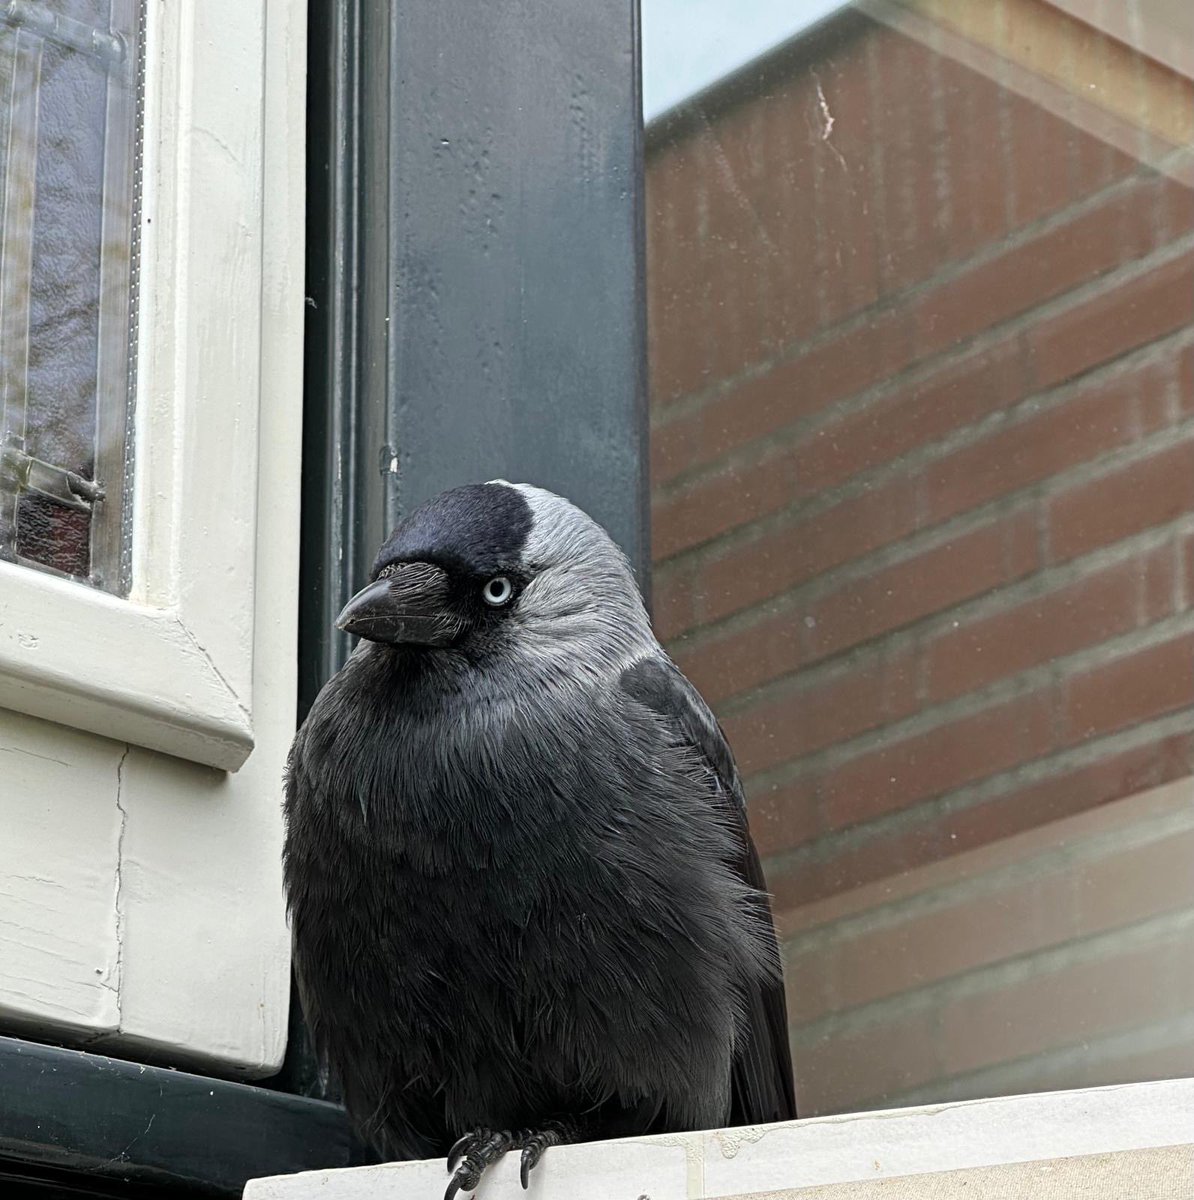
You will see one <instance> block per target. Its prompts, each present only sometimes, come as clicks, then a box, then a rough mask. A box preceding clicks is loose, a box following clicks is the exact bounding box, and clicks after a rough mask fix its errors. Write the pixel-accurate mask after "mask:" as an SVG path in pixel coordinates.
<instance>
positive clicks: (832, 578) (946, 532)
mask: <svg viewBox="0 0 1194 1200" xmlns="http://www.w3.org/2000/svg"><path fill="white" fill-rule="evenodd" d="M1191 436H1194V417H1189V418H1187V419H1186V420H1185V421H1182V422H1181V423H1180V424H1178V425H1171V426H1169V427H1167V428H1166V429H1164V430H1161V431H1159V432H1158V433H1156V434H1153V435H1151V436H1150V437H1148V438H1144V439H1141V440H1140V441H1139V442H1135V443H1132V444H1131V445H1128V446H1124V447H1121V448H1120V449H1119V450H1117V451H1114V452H1112V453H1110V454H1106V455H1103V456H1101V457H1100V458H1099V459H1098V460H1097V461H1096V462H1094V463H1082V464H1079V466H1078V467H1076V468H1074V469H1073V470H1072V471H1070V472H1065V473H1064V478H1063V476H1062V475H1058V476H1052V477H1050V479H1049V480H1044V481H1041V482H1040V483H1036V484H1033V485H1031V486H1030V487H1028V488H1025V489H1023V490H1022V491H1019V492H1015V493H1011V494H1010V495H1008V496H1001V497H998V498H997V499H995V500H993V501H991V502H989V503H988V504H985V505H983V506H982V507H981V508H977V509H972V510H971V511H969V512H965V513H961V514H959V515H958V516H956V517H953V518H951V519H950V520H948V521H946V522H944V523H943V524H940V525H934V526H931V527H930V528H928V529H924V530H920V531H919V532H917V533H914V534H912V535H911V536H909V537H907V538H904V539H902V540H898V541H895V542H890V543H888V544H887V545H885V546H880V547H878V548H877V549H875V550H873V551H871V552H870V553H869V554H865V555H862V556H860V557H859V558H854V559H851V560H850V561H848V562H845V563H842V564H841V565H840V566H839V567H836V568H834V569H833V570H830V571H825V572H822V573H820V574H817V575H814V576H812V577H811V578H809V579H807V580H805V581H804V582H803V583H798V584H797V585H796V586H795V587H792V588H789V589H787V590H786V591H783V592H778V593H776V595H774V596H771V597H768V598H767V599H765V600H762V601H760V602H759V603H758V604H755V605H752V606H751V607H749V608H745V609H739V610H738V611H737V612H734V613H730V614H728V615H727V616H725V617H721V618H718V619H717V620H716V621H710V622H709V623H708V624H706V625H698V626H696V627H694V628H693V629H691V630H686V631H685V632H684V633H683V634H680V635H678V636H677V637H675V638H669V639H668V642H667V648H668V652H669V653H672V654H675V655H685V654H689V653H699V652H700V651H701V650H703V649H706V648H708V647H709V646H710V645H711V644H715V643H716V642H718V641H720V640H721V639H722V638H724V637H733V636H735V635H737V634H740V633H745V632H747V631H748V630H750V629H751V628H753V627H755V626H757V625H758V624H760V623H761V622H763V621H770V620H772V619H774V618H775V617H779V616H782V615H784V614H791V615H792V616H794V617H795V616H799V615H800V613H801V611H802V609H803V608H804V607H805V606H807V605H809V604H811V603H815V602H816V601H818V600H820V599H822V598H823V597H824V596H826V595H828V594H830V593H832V592H835V591H838V590H839V589H841V588H842V585H849V584H851V583H860V582H865V581H867V580H868V579H871V578H873V577H874V576H875V575H877V574H878V573H879V572H880V571H883V570H886V569H887V568H888V567H894V566H899V565H900V564H902V563H905V562H910V561H912V560H913V559H915V558H918V557H920V556H921V555H922V554H924V553H926V552H929V551H932V550H936V549H938V548H940V547H942V546H944V545H946V544H948V543H950V542H954V541H957V540H958V539H960V538H963V537H966V536H967V535H969V534H971V533H974V532H976V531H978V530H980V529H985V528H989V527H992V526H995V525H998V524H1000V523H1001V522H1002V521H1004V520H1006V519H1008V518H1011V517H1015V516H1018V515H1020V514H1022V513H1025V512H1032V511H1033V510H1034V509H1036V510H1038V513H1037V515H1038V518H1039V506H1040V504H1041V502H1042V501H1047V500H1049V499H1051V498H1052V497H1053V496H1055V495H1057V494H1058V493H1060V492H1063V491H1066V490H1068V489H1069V488H1070V487H1072V486H1075V485H1081V484H1083V483H1088V482H1091V481H1092V480H1096V479H1100V478H1103V477H1104V476H1106V475H1109V474H1111V473H1113V472H1114V471H1116V470H1118V469H1120V468H1121V467H1125V466H1131V465H1133V464H1135V463H1137V462H1143V461H1145V460H1147V459H1150V458H1153V457H1155V456H1156V455H1157V454H1158V452H1162V451H1165V450H1168V449H1171V448H1173V447H1174V446H1177V445H1180V444H1182V443H1183V442H1184V441H1186V440H1187V439H1188V438H1189V437H1191ZM1058 479H1060V480H1062V482H1061V483H1060V484H1058V485H1057V486H1054V482H1055V481H1056V480H1058ZM1183 519H1184V516H1183V517H1182V518H1178V520H1177V521H1176V522H1171V523H1170V524H1178V523H1180V521H1181V520H1183ZM1166 528H1169V525H1164V526H1153V527H1152V529H1150V530H1144V531H1141V533H1137V534H1132V535H1130V537H1128V538H1121V539H1120V540H1119V541H1117V542H1112V543H1111V544H1110V545H1108V546H1100V547H1098V548H1097V549H1095V550H1093V551H1091V552H1090V554H1087V555H1080V556H1078V558H1076V559H1071V560H1069V561H1067V562H1058V563H1051V564H1043V565H1042V566H1041V568H1040V569H1038V570H1036V571H1033V572H1030V573H1029V574H1028V575H1027V576H1025V577H1023V578H1021V579H1010V580H1008V581H1007V582H1006V583H997V584H994V585H993V586H992V587H991V588H989V589H987V591H986V592H983V593H981V594H980V595H979V596H972V597H970V598H969V599H967V600H964V601H962V602H961V603H959V604H957V605H954V606H951V607H950V608H949V609H947V610H946V612H947V613H948V614H953V615H956V610H957V609H961V608H965V607H966V606H968V605H972V604H974V603H975V602H976V601H977V600H980V599H983V598H985V597H989V596H990V595H992V594H993V593H999V594H1000V595H1006V594H1008V593H1009V592H1012V591H1013V589H1016V588H1022V587H1024V586H1025V585H1026V584H1028V583H1032V582H1036V581H1048V580H1052V579H1054V578H1057V577H1058V576H1059V575H1060V574H1061V573H1062V572H1063V571H1064V570H1065V569H1067V568H1068V567H1069V566H1070V565H1071V564H1072V563H1074V562H1080V561H1088V560H1090V559H1093V558H1095V557H1096V556H1098V555H1100V554H1104V553H1106V552H1109V551H1111V550H1112V549H1113V548H1114V547H1117V546H1122V545H1125V544H1126V543H1128V542H1130V541H1134V540H1136V539H1138V538H1142V537H1144V536H1145V535H1147V534H1149V533H1152V532H1153V531H1154V530H1157V529H1166ZM1037 586H1038V587H1039V588H1040V590H1041V591H1042V592H1044V591H1047V590H1049V584H1048V583H1047V582H1039V583H1038V584H1037ZM941 617H942V614H941V613H930V614H926V615H925V616H924V617H921V618H918V619H917V620H916V621H914V622H912V623H911V624H909V625H905V626H900V627H897V628H896V629H891V630H887V631H885V632H883V633H880V634H876V635H875V636H874V637H872V638H869V639H868V640H867V642H864V643H861V645H869V644H872V643H874V642H876V641H878V640H880V639H890V638H891V637H892V636H893V635H895V634H897V633H899V632H901V631H902V630H903V631H906V630H909V629H913V628H918V627H920V626H923V625H924V624H926V623H928V622H930V621H933V620H939V619H941ZM856 649H857V647H856V646H851V647H843V648H842V649H841V650H837V651H834V652H833V653H832V654H831V655H829V656H827V658H836V657H838V656H840V655H842V654H845V653H850V652H852V651H854V650H856ZM818 661H821V660H818Z"/></svg>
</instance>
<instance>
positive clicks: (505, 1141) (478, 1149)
mask: <svg viewBox="0 0 1194 1200" xmlns="http://www.w3.org/2000/svg"><path fill="white" fill-rule="evenodd" d="M514 1140H515V1139H514V1138H513V1136H512V1135H511V1134H510V1133H508V1132H507V1131H505V1130H502V1131H501V1132H500V1133H496V1132H494V1131H493V1130H492V1129H474V1130H473V1131H472V1132H471V1133H466V1134H465V1135H464V1137H462V1138H459V1139H458V1140H457V1141H456V1143H455V1144H454V1145H453V1146H452V1149H451V1150H449V1151H448V1170H449V1171H451V1172H452V1178H451V1179H449V1180H448V1190H447V1191H446V1192H444V1200H455V1197H456V1196H457V1195H458V1194H459V1193H460V1192H471V1191H473V1190H474V1189H475V1188H476V1186H477V1184H479V1183H480V1182H481V1176H482V1175H483V1174H484V1173H485V1168H486V1167H487V1166H489V1164H490V1163H493V1162H496V1161H497V1160H498V1159H499V1158H501V1157H502V1155H503V1154H505V1153H506V1151H507V1150H509V1149H511V1147H512V1146H513V1145H514Z"/></svg>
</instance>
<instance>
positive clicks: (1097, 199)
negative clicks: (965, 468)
mask: <svg viewBox="0 0 1194 1200" xmlns="http://www.w3.org/2000/svg"><path fill="white" fill-rule="evenodd" d="M1190 155H1191V151H1190V150H1189V149H1188V148H1186V147H1179V148H1178V149H1177V150H1175V151H1174V152H1173V153H1172V154H1171V155H1168V156H1167V157H1166V159H1165V162H1166V163H1168V162H1169V161H1171V160H1172V161H1177V160H1178V159H1180V158H1182V157H1189V156H1190ZM1160 178H1161V174H1160V169H1159V168H1153V167H1148V166H1145V165H1143V164H1142V165H1141V168H1140V169H1138V170H1137V171H1134V172H1133V173H1132V174H1131V175H1128V176H1125V177H1124V178H1123V179H1120V180H1118V181H1116V182H1115V183H1112V184H1108V185H1107V186H1106V187H1104V188H1102V189H1101V190H1099V191H1097V192H1092V193H1091V194H1090V195H1088V196H1084V197H1082V199H1080V200H1077V201H1075V202H1074V203H1073V204H1071V205H1069V206H1068V207H1066V208H1064V209H1061V210H1059V211H1058V212H1056V213H1050V214H1048V215H1046V216H1044V217H1041V218H1038V219H1037V220H1036V221H1034V222H1032V223H1030V224H1029V225H1025V226H1022V227H1021V228H1020V229H1017V230H1015V231H1013V232H1011V233H1009V234H1007V235H1005V236H1004V237H1003V238H1001V239H1000V240H999V241H996V242H990V243H988V244H987V245H986V246H984V247H983V248H981V249H980V250H979V251H978V252H977V253H976V254H972V255H971V256H970V257H969V258H965V259H956V260H953V261H949V262H946V263H943V264H942V265H941V269H940V270H938V271H937V272H936V273H935V274H933V275H930V276H928V277H927V278H926V279H922V280H919V281H918V282H916V283H913V284H910V285H907V286H905V287H903V288H901V289H900V290H898V291H895V292H891V293H889V294H888V295H885V296H883V297H881V298H880V299H878V300H876V301H875V302H874V303H872V304H870V305H868V306H867V307H866V308H863V309H859V310H857V311H856V312H854V313H851V314H850V315H849V316H847V317H846V318H845V319H843V320H840V321H838V323H837V324H836V325H832V326H830V327H829V328H827V329H821V330H818V331H817V332H816V333H814V334H813V335H812V336H810V337H805V338H803V339H798V340H796V341H794V342H789V343H787V344H785V345H783V346H781V347H780V348H779V349H778V350H776V351H775V352H773V353H772V355H771V356H770V357H769V358H767V359H765V360H763V361H761V362H756V363H752V364H750V365H749V366H748V367H746V368H744V369H743V370H741V371H739V372H737V373H736V374H734V375H731V376H729V377H727V378H723V379H719V380H717V381H716V382H715V383H713V384H711V385H709V386H708V387H707V388H704V389H702V390H701V391H697V392H689V393H687V394H685V395H684V396H681V397H678V398H677V399H675V400H661V401H660V402H659V406H658V407H657V408H656V407H654V406H653V408H654V412H656V413H658V414H659V419H658V420H656V421H655V422H653V424H652V429H651V432H652V433H654V432H655V431H656V429H665V428H667V426H669V425H671V424H674V423H675V422H677V421H680V420H683V419H684V418H685V417H688V416H690V415H692V414H693V413H696V412H699V411H700V410H701V409H702V408H704V407H705V405H706V404H708V403H709V401H711V400H714V399H717V398H718V397H719V396H722V395H724V394H726V393H728V392H732V391H733V390H734V389H735V388H737V387H739V386H741V385H742V384H743V383H749V382H752V381H753V380H755V379H758V378H760V377H762V376H763V375H767V374H769V373H770V372H771V371H773V370H775V368H776V367H780V366H783V365H784V364H785V363H787V362H789V361H791V360H792V359H795V358H802V357H804V356H805V355H806V354H808V353H810V352H812V351H816V350H819V349H820V348H821V347H822V346H824V345H827V344H828V343H830V342H833V341H836V340H837V339H838V338H839V337H842V336H849V335H850V334H853V333H857V332H859V331H860V330H862V329H865V328H866V327H867V326H868V325H870V324H872V323H873V322H874V321H875V319H876V318H880V317H886V316H888V315H890V314H892V313H898V312H899V311H900V310H901V309H904V308H907V307H908V306H909V305H910V304H912V303H915V302H916V301H917V300H919V299H921V298H922V297H923V296H926V295H929V294H931V293H932V292H933V291H935V290H937V289H939V288H944V287H947V286H948V285H949V284H951V283H954V282H955V281H956V280H958V279H960V278H961V277H962V276H964V275H967V274H969V273H971V272H972V271H975V270H977V269H979V268H981V267H984V266H987V265H988V264H989V263H992V262H994V261H995V260H996V259H998V258H1000V257H1002V256H1003V255H1004V254H1006V253H1007V252H1008V251H1011V250H1015V249H1018V248H1019V247H1020V246H1022V245H1023V244H1025V243H1026V242H1030V241H1032V240H1033V239H1034V238H1036V237H1038V236H1041V235H1043V234H1048V233H1051V232H1053V231H1054V230H1055V229H1060V228H1062V227H1063V226H1065V225H1069V224H1072V223H1073V221H1074V220H1075V219H1079V218H1081V217H1084V216H1086V215H1087V214H1088V213H1089V212H1091V211H1092V210H1094V209H1096V208H1099V207H1100V206H1101V205H1103V204H1109V203H1113V202H1114V201H1115V200H1117V199H1119V198H1120V195H1121V194H1122V193H1126V192H1130V191H1132V190H1134V189H1136V188H1138V187H1141V186H1147V185H1148V184H1150V183H1153V182H1156V181H1157V180H1159V179H1160ZM1009 220H1010V218H1009ZM1170 244H1172V243H1170ZM1134 261H1137V262H1139V261H1142V260H1140V259H1137V260H1134ZM1126 266H1130V264H1123V265H1122V266H1121V267H1117V268H1114V270H1113V271H1111V272H1108V273H1106V274H1105V275H1100V276H1097V277H1096V278H1095V279H1094V280H1087V281H1086V283H1084V284H1080V285H1079V286H1078V288H1075V289H1073V290H1072V291H1070V292H1067V293H1065V295H1067V296H1069V295H1074V294H1076V293H1077V292H1079V291H1081V290H1084V289H1088V288H1090V286H1091V285H1092V284H1096V283H1097V282H1098V281H1099V280H1102V279H1106V278H1109V277H1110V276H1111V275H1114V274H1117V273H1119V272H1120V271H1122V270H1123V268H1124V267H1126ZM1061 298H1062V297H1053V298H1052V300H1050V301H1049V302H1048V303H1054V302H1056V301H1057V300H1059V299H1061ZM1022 315H1023V314H1019V315H1018V316H1017V317H1013V318H1010V319H1009V321H1008V322H1007V323H1008V324H1010V323H1011V322H1012V321H1016V320H1019V319H1020V316H1022ZM979 336H981V335H975V336H974V337H972V338H970V339H968V340H967V341H966V342H965V343H961V344H962V345H964V346H966V347H970V346H971V345H973V344H974V342H975V341H976V340H977V339H978V337H979ZM952 352H953V350H951V349H944V350H938V351H935V352H934V355H933V358H932V359H924V360H917V362H918V363H920V362H925V363H927V362H930V361H936V360H937V359H939V358H943V357H948V356H949V355H950V354H951V353H952ZM905 371H907V368H905ZM901 373H904V372H901Z"/></svg>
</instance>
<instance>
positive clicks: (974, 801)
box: [764, 710, 1194, 872]
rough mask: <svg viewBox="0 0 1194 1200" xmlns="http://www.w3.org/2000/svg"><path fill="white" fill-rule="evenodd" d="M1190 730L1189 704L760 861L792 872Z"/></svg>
mask: <svg viewBox="0 0 1194 1200" xmlns="http://www.w3.org/2000/svg"><path fill="white" fill-rule="evenodd" d="M1192 731H1194V722H1192V720H1191V714H1190V712H1189V711H1188V710H1183V711H1180V712H1177V713H1170V714H1169V715H1167V716H1164V717H1159V718H1157V719H1155V720H1153V721H1144V722H1141V723H1140V724H1139V725H1133V726H1131V727H1130V728H1128V729H1120V730H1117V731H1116V732H1114V733H1111V734H1107V735H1106V736H1105V737H1101V738H1095V739H1092V740H1090V741H1086V742H1081V743H1077V744H1075V745H1071V746H1066V747H1064V748H1062V749H1060V750H1057V751H1054V752H1053V753H1052V754H1046V755H1043V756H1041V757H1040V758H1034V759H1031V760H1029V761H1028V762H1022V763H1017V764H1016V765H1014V766H1012V767H1009V768H1008V769H1007V770H1005V771H999V772H996V773H995V774H994V775H988V776H987V777H986V778H985V779H978V780H975V781H974V782H972V783H968V784H964V785H963V786H962V787H959V788H954V789H953V790H952V791H949V792H945V793H943V794H940V795H937V796H931V797H928V798H926V799H924V800H920V801H917V802H916V803H915V804H913V805H912V806H911V807H908V808H901V809H896V810H895V811H894V812H890V813H884V814H883V815H882V816H879V817H875V818H874V819H873V820H870V821H866V822H864V823H862V824H859V825H852V826H849V827H847V828H845V829H838V830H832V831H830V832H827V833H824V834H822V835H820V836H819V837H817V838H815V839H814V840H813V841H810V842H804V843H803V844H801V845H800V846H794V847H792V848H791V849H788V850H782V851H780V852H778V853H776V854H770V855H768V856H767V858H766V859H765V861H764V866H765V867H767V868H778V869H779V870H781V871H784V872H791V871H799V869H800V868H801V867H802V866H805V865H806V864H809V863H812V864H819V863H825V862H830V861H832V860H833V859H835V858H838V857H839V856H840V855H841V854H842V852H843V851H844V850H845V851H848V850H851V849H854V848H855V847H857V846H865V845H866V844H867V843H869V842H873V841H876V840H878V839H881V838H886V837H889V836H891V835H892V834H900V833H904V832H907V831H908V830H910V829H915V828H917V827H920V826H923V825H925V824H934V823H935V824H938V825H939V824H941V823H942V821H943V820H945V819H946V818H949V817H952V816H954V815H955V814H957V813H962V812H966V811H968V810H969V809H972V808H974V807H976V806H977V805H979V804H982V803H984V802H985V801H988V800H995V799H1000V798H1002V797H1005V796H1011V795H1014V794H1015V793H1016V792H1018V791H1020V790H1022V789H1023V788H1025V787H1031V786H1033V785H1035V784H1038V783H1047V782H1048V781H1049V780H1051V779H1059V778H1061V777H1062V776H1064V775H1065V773H1066V772H1067V771H1069V770H1071V769H1073V768H1075V767H1082V766H1085V765H1089V764H1091V763H1097V762H1098V761H1100V760H1101V759H1104V758H1108V757H1111V756H1113V755H1115V754H1120V753H1126V752H1128V751H1131V750H1137V749H1140V748H1141V747H1143V746H1147V745H1149V744H1150V743H1154V742H1157V741H1160V740H1163V739H1165V738H1168V737H1173V736H1175V735H1179V734H1184V733H1190V732H1192Z"/></svg>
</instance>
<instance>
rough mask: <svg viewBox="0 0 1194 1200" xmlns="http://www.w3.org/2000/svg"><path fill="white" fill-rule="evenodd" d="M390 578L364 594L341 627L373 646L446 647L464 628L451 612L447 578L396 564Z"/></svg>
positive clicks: (421, 565)
mask: <svg viewBox="0 0 1194 1200" xmlns="http://www.w3.org/2000/svg"><path fill="white" fill-rule="evenodd" d="M389 569H390V571H391V574H389V575H386V576H383V577H382V578H381V579H378V580H376V581H375V582H373V583H371V584H369V586H368V587H365V588H362V589H361V590H360V591H359V592H357V594H356V595H355V596H353V598H352V599H351V600H350V601H349V602H348V603H347V604H346V605H345V606H344V611H343V612H342V613H341V614H340V615H339V616H338V617H337V618H336V627H337V628H338V629H343V630H344V631H345V632H346V633H354V634H356V635H357V636H359V637H363V638H368V639H369V640H370V641H373V642H390V643H391V644H394V645H398V644H400V643H413V644H414V645H418V646H447V645H449V644H450V643H451V642H453V641H455V640H456V638H457V637H458V636H459V635H460V632H461V629H462V628H463V626H464V621H463V619H462V618H460V617H459V616H457V615H456V614H455V613H453V612H452V611H451V609H450V608H449V607H448V575H447V572H445V571H443V570H441V569H440V568H439V567H437V566H434V565H433V564H431V563H425V562H409V563H396V564H395V565H394V566H393V567H391V568H389Z"/></svg>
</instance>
